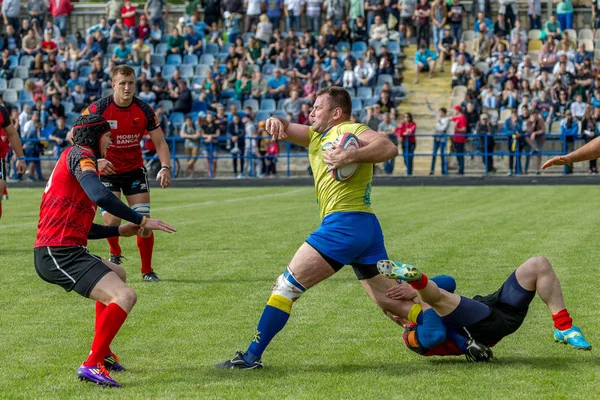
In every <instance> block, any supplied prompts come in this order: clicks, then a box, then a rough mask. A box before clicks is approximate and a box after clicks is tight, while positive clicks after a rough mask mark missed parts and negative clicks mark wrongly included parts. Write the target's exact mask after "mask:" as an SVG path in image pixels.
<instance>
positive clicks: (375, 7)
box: [356, 0, 412, 29]
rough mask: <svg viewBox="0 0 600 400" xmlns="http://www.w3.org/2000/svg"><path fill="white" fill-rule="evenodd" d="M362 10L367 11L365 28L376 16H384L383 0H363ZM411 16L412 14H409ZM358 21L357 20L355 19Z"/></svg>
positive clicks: (368, 26)
mask: <svg viewBox="0 0 600 400" xmlns="http://www.w3.org/2000/svg"><path fill="white" fill-rule="evenodd" d="M364 12H366V13H367V29H368V28H370V27H371V25H372V24H373V22H374V21H375V17H376V16H380V17H382V18H383V17H384V16H385V4H384V0H366V1H365V2H364ZM411 16H412V14H411ZM356 22H357V23H358V21H356Z"/></svg>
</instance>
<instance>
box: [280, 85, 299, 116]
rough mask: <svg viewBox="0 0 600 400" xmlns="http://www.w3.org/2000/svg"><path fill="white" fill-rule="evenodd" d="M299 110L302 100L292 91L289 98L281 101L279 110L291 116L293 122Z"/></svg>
mask: <svg viewBox="0 0 600 400" xmlns="http://www.w3.org/2000/svg"><path fill="white" fill-rule="evenodd" d="M301 108H302V100H301V99H300V97H299V93H298V92H297V91H296V90H292V91H291V92H290V97H289V98H287V99H285V100H284V101H283V105H282V107H281V109H282V110H283V111H284V112H286V113H290V114H292V118H293V121H296V120H297V119H298V115H299V114H300V110H301Z"/></svg>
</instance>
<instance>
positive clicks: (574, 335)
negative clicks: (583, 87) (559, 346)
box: [554, 325, 592, 350]
mask: <svg viewBox="0 0 600 400" xmlns="http://www.w3.org/2000/svg"><path fill="white" fill-rule="evenodd" d="M554 341H555V342H557V343H563V344H569V345H571V346H573V347H574V348H576V349H578V350H591V349H592V345H591V344H589V343H588V342H587V340H585V337H584V336H583V332H581V329H580V328H579V327H578V326H575V325H573V326H572V327H571V329H565V330H564V331H561V330H558V329H557V330H555V331H554Z"/></svg>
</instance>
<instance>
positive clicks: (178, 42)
mask: <svg viewBox="0 0 600 400" xmlns="http://www.w3.org/2000/svg"><path fill="white" fill-rule="evenodd" d="M184 51H185V40H184V39H183V36H181V35H180V34H179V30H178V29H177V28H173V30H172V31H171V36H169V39H168V41H167V54H181V55H183V52H184Z"/></svg>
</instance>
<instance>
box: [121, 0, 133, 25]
mask: <svg viewBox="0 0 600 400" xmlns="http://www.w3.org/2000/svg"><path fill="white" fill-rule="evenodd" d="M135 14H136V8H135V6H134V5H133V3H132V2H131V1H130V0H125V2H124V3H123V7H122V8H121V19H122V20H123V25H125V27H126V28H127V29H128V30H133V29H135V25H136V23H135Z"/></svg>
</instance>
